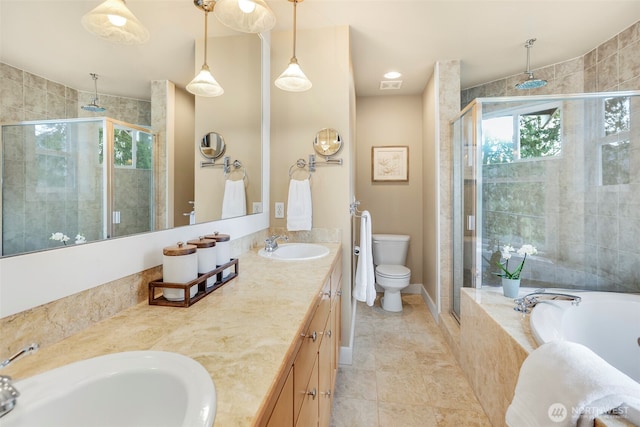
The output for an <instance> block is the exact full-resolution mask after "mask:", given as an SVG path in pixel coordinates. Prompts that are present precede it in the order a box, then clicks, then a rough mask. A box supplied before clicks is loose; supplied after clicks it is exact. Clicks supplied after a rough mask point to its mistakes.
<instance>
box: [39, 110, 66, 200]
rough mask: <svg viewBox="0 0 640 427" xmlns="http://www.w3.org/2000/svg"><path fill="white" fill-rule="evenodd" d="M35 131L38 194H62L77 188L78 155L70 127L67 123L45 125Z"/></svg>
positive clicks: (40, 125)
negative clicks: (76, 161)
mask: <svg viewBox="0 0 640 427" xmlns="http://www.w3.org/2000/svg"><path fill="white" fill-rule="evenodd" d="M33 129H34V136H35V142H36V144H35V146H36V171H37V172H36V180H37V189H38V191H39V192H59V191H64V190H65V189H66V188H75V184H76V165H75V153H74V152H73V148H72V147H71V146H70V142H69V141H70V138H69V127H68V126H67V125H66V124H65V123H44V124H38V125H35V126H34V128H33Z"/></svg>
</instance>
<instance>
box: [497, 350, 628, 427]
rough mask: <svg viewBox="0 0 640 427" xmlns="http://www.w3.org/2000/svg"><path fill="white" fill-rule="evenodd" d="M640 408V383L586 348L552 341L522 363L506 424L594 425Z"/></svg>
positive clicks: (517, 426) (516, 426) (528, 426)
mask: <svg viewBox="0 0 640 427" xmlns="http://www.w3.org/2000/svg"><path fill="white" fill-rule="evenodd" d="M639 403H640V384H638V383H637V382H635V381H634V380H632V379H631V378H629V377H628V376H627V375H625V374H623V373H622V372H620V371H619V370H617V369H616V368H614V367H613V366H611V365H610V364H608V363H607V362H606V361H605V360H604V359H602V358H601V357H600V356H598V355H597V354H595V353H594V352H593V351H591V350H590V349H589V348H587V347H585V346H584V345H582V344H577V343H574V342H569V341H552V342H548V343H546V344H543V345H541V346H540V347H538V348H537V349H535V350H534V351H533V352H532V353H531V354H529V356H528V357H527V358H526V359H525V361H524V363H523V364H522V367H521V368H520V375H519V376H518V383H517V384H516V390H515V395H514V397H513V400H512V402H511V405H510V406H509V408H508V409H507V414H506V422H507V425H509V426H510V427H539V426H554V427H563V426H567V427H568V426H579V427H581V426H587V425H589V426H593V422H594V421H593V420H594V419H595V418H596V417H597V416H598V415H600V414H602V413H604V412H607V411H609V410H611V409H614V408H617V407H619V406H621V405H623V404H626V405H632V407H638V406H637V405H638V404H639Z"/></svg>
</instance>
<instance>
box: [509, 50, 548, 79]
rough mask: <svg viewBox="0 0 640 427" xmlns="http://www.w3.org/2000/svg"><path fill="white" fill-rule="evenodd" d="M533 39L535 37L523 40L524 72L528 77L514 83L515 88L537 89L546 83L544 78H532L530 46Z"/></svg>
mask: <svg viewBox="0 0 640 427" xmlns="http://www.w3.org/2000/svg"><path fill="white" fill-rule="evenodd" d="M535 41H536V39H529V40H527V41H526V42H524V47H525V48H526V49H527V71H525V72H524V74H526V75H527V76H529V77H528V78H527V80H525V81H523V82H520V83H518V84H516V89H537V88H539V87H542V86H546V84H547V81H546V80H542V79H536V78H534V77H533V72H532V71H531V48H532V47H533V44H534V43H535Z"/></svg>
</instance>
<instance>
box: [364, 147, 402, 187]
mask: <svg viewBox="0 0 640 427" xmlns="http://www.w3.org/2000/svg"><path fill="white" fill-rule="evenodd" d="M371 180H372V181H373V182H407V181H409V147H408V146H406V145H397V146H380V147H371Z"/></svg>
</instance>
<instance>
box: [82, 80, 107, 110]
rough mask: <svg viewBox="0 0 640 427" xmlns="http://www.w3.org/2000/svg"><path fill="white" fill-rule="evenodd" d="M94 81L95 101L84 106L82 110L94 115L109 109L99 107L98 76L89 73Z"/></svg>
mask: <svg viewBox="0 0 640 427" xmlns="http://www.w3.org/2000/svg"><path fill="white" fill-rule="evenodd" d="M89 75H90V76H91V78H92V79H93V88H94V90H95V92H94V97H93V101H91V103H89V104H87V105H83V106H82V107H80V108H82V109H83V110H85V111H91V112H92V113H101V112H103V111H106V110H107V109H106V108H104V107H101V106H99V105H98V75H97V74H96V73H89Z"/></svg>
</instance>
